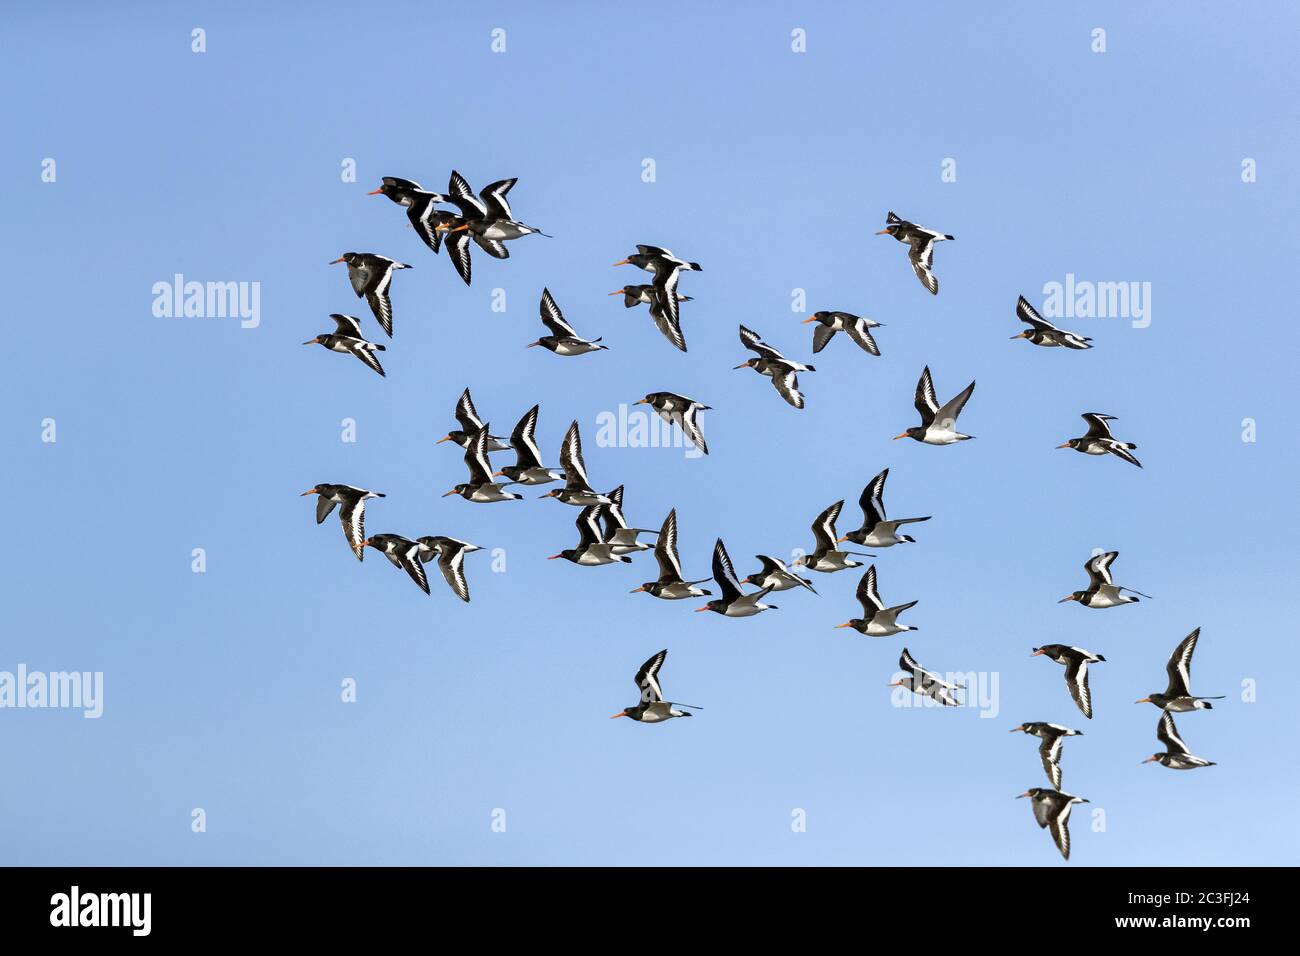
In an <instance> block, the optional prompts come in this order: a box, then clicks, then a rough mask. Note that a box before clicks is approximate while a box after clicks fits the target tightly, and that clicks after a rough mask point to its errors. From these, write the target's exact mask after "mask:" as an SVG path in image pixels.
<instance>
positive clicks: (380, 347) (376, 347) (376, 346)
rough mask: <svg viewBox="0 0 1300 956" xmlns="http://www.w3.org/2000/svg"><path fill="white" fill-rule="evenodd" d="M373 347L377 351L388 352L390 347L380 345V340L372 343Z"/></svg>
mask: <svg viewBox="0 0 1300 956" xmlns="http://www.w3.org/2000/svg"><path fill="white" fill-rule="evenodd" d="M372 347H373V348H374V350H375V351H376V352H387V351H388V349H387V348H386V347H385V346H383V345H380V344H379V343H378V342H374V343H372Z"/></svg>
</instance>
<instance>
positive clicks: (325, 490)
mask: <svg viewBox="0 0 1300 956" xmlns="http://www.w3.org/2000/svg"><path fill="white" fill-rule="evenodd" d="M304 344H310V343H304ZM331 491H333V485H312V486H311V487H310V488H308V489H307V490H306V491H304V492H303V493H302V494H301V495H299V496H298V497H299V498H303V497H306V496H307V495H328V494H329V493H330V492H331Z"/></svg>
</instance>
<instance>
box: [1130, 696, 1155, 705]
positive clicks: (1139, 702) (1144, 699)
mask: <svg viewBox="0 0 1300 956" xmlns="http://www.w3.org/2000/svg"><path fill="white" fill-rule="evenodd" d="M1133 703H1135V704H1149V703H1151V698H1150V697H1143V698H1142V699H1141V700H1135V701H1133Z"/></svg>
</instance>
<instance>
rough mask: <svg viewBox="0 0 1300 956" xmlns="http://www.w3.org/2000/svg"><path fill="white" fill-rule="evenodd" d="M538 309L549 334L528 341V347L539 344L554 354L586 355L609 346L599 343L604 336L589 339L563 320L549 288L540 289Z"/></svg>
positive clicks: (562, 315) (562, 314)
mask: <svg viewBox="0 0 1300 956" xmlns="http://www.w3.org/2000/svg"><path fill="white" fill-rule="evenodd" d="M540 309H541V315H542V324H543V325H545V326H546V327H547V328H548V329H550V330H551V334H550V335H543V336H542V337H541V338H540V339H538V340H537V341H536V342H529V343H528V347H529V348H530V349H531V348H535V347H536V346H538V345H540V346H541V347H542V348H544V349H546V350H547V351H550V352H554V353H555V354H556V355H586V354H587V353H588V352H599V351H600V350H601V349H607V348H609V346H608V345H601V344H599V343H600V340H601V339H603V338H604V336H603V335H602V336H599V337H598V338H594V339H591V340H587V339H584V338H583V337H582V336H580V335H579V334H578V333H577V332H576V331H575V330H574V328H573V326H571V325H570V324H569V323H568V322H566V321H565V319H564V313H563V312H561V311H560V307H559V306H558V305H556V304H555V299H554V298H553V297H552V296H551V293H550V290H549V289H543V290H542V302H541V307H540Z"/></svg>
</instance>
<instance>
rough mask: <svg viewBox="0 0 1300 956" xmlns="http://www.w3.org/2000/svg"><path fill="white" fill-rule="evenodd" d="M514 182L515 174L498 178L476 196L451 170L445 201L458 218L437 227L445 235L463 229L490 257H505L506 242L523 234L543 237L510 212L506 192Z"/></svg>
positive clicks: (466, 183)
mask: <svg viewBox="0 0 1300 956" xmlns="http://www.w3.org/2000/svg"><path fill="white" fill-rule="evenodd" d="M517 182H519V180H518V178H517V177H516V178H514V179H499V180H497V181H496V182H494V183H490V184H488V185H487V186H484V187H483V189H482V190H481V191H480V192H479V194H478V196H475V195H474V192H473V190H471V189H470V186H469V183H468V182H466V181H465V177H463V176H462V175H461V174H460V173H458V172H456V171H455V170H454V169H453V170H452V172H451V182H450V183H449V184H448V187H447V191H448V195H447V197H446V201H447V202H449V203H452V204H454V205H455V206H456V207H457V208H459V209H460V217H459V218H458V219H452V220H447V221H444V222H442V223H440V224H439V226H438V228H439V230H441V231H443V232H446V233H448V235H449V236H453V235H455V234H457V233H460V232H465V233H467V234H468V235H470V236H472V237H473V239H474V241H475V242H476V243H478V245H479V248H480V249H482V250H483V251H484V252H486V253H487V254H488V255H490V256H492V257H493V258H494V259H509V258H510V251H509V250H508V249H506V246H505V244H506V243H507V242H509V241H511V240H512V239H521V238H523V237H524V236H532V235H538V236H546V233H544V232H542V230H540V229H538V228H537V227H536V226H529V225H527V224H525V223H522V222H519V221H518V220H517V219H515V218H514V214H513V213H512V212H511V211H510V203H509V202H508V201H507V200H506V193H508V192H510V190H511V189H512V188H513V187H514V185H515V183H517ZM546 237H547V238H548V239H549V238H551V237H550V236H546Z"/></svg>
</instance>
